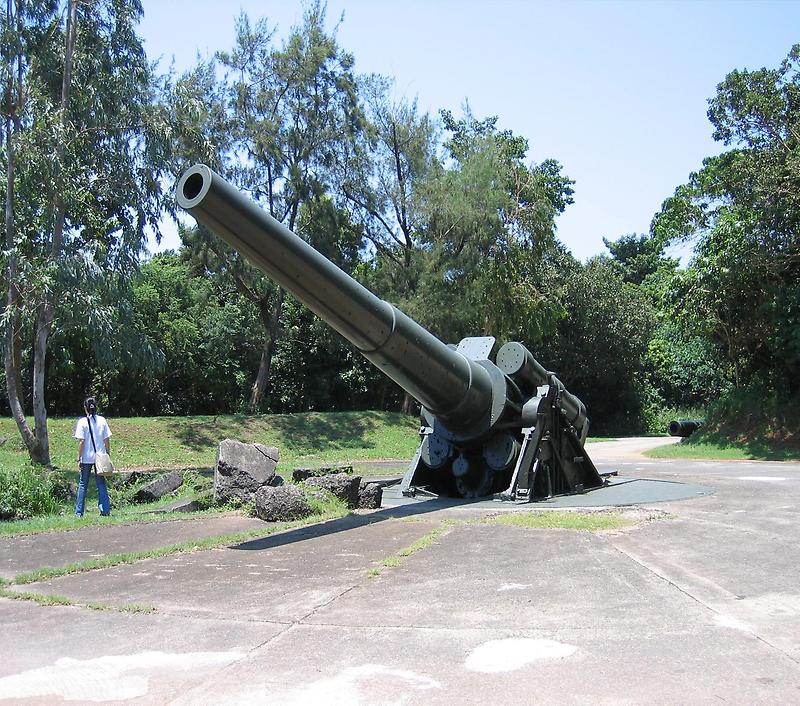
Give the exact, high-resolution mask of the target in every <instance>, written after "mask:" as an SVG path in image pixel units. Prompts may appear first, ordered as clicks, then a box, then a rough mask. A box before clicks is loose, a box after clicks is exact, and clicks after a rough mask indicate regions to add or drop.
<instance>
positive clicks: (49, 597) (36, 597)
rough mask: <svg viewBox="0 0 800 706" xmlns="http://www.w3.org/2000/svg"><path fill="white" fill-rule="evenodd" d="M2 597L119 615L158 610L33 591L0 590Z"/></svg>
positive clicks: (136, 604) (138, 605)
mask: <svg viewBox="0 0 800 706" xmlns="http://www.w3.org/2000/svg"><path fill="white" fill-rule="evenodd" d="M0 596H2V597H3V598H11V599H12V600H15V601H32V602H33V603H37V604H38V605H41V606H53V605H69V606H78V607H80V608H88V609H89V610H110V611H116V612H118V613H155V612H156V609H155V608H154V607H153V606H146V605H140V604H138V603H131V604H126V605H121V606H113V605H109V604H108V603H97V602H92V603H86V604H83V605H82V604H80V603H76V602H75V601H73V600H72V599H71V598H67V597H66V596H59V595H55V594H47V593H33V592H32V591H9V590H8V589H0Z"/></svg>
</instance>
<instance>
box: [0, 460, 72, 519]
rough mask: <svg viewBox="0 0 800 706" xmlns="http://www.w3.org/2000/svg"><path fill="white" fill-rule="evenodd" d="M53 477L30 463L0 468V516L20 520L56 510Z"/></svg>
mask: <svg viewBox="0 0 800 706" xmlns="http://www.w3.org/2000/svg"><path fill="white" fill-rule="evenodd" d="M56 496H57V491H56V488H55V487H54V483H53V478H52V477H51V475H50V474H49V473H47V472H46V471H42V470H41V469H39V468H38V467H34V466H31V465H30V464H25V465H22V466H20V467H18V468H15V469H13V470H7V469H3V470H0V520H23V519H25V518H28V517H33V516H35V515H48V514H51V513H53V512H55V511H56V509H57V507H58V502H57V500H56Z"/></svg>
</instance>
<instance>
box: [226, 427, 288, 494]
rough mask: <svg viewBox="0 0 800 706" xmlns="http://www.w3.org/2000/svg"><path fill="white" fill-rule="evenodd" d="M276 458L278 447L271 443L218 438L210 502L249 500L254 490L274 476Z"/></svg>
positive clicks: (277, 456)
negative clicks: (265, 444)
mask: <svg viewBox="0 0 800 706" xmlns="http://www.w3.org/2000/svg"><path fill="white" fill-rule="evenodd" d="M278 458H279V453H278V449H276V448H275V447H272V446H263V445H261V444H243V443H242V442H240V441H234V440H233V439H225V440H224V441H221V442H220V445H219V451H218V452H217V467H216V470H215V471H214V502H216V503H218V504H224V503H228V502H238V503H248V502H250V501H251V500H252V499H253V496H254V495H255V494H256V492H257V491H258V489H259V488H262V487H264V486H265V485H267V484H268V483H270V482H271V481H272V479H273V478H274V477H275V466H276V465H278Z"/></svg>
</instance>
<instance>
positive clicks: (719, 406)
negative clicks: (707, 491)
mask: <svg viewBox="0 0 800 706" xmlns="http://www.w3.org/2000/svg"><path fill="white" fill-rule="evenodd" d="M797 402H798V399H797V396H796V395H792V394H791V393H790V392H788V391H784V392H782V393H780V394H778V393H776V392H770V391H769V389H768V388H767V387H765V386H762V385H756V384H754V385H752V386H751V387H745V388H740V389H736V390H731V391H730V392H728V393H727V394H726V395H725V396H723V397H721V398H720V399H719V400H717V402H715V403H714V404H712V405H711V407H710V408H709V409H708V411H707V413H706V414H705V415H704V414H697V415H695V417H703V416H704V417H705V422H704V424H703V426H702V427H701V428H700V429H699V430H698V431H696V432H695V433H694V434H692V436H690V437H689V438H688V439H684V440H682V441H681V442H680V443H679V444H674V445H671V446H663V447H660V448H657V449H653V450H652V451H649V452H648V453H647V454H646V455H647V456H650V457H652V458H695V459H705V460H717V461H730V460H757V461H798V460H800V407H798V404H797ZM687 418H688V417H687Z"/></svg>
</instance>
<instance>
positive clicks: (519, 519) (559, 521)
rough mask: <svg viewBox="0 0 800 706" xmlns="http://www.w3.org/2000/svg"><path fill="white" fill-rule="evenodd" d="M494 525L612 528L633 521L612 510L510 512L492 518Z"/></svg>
mask: <svg viewBox="0 0 800 706" xmlns="http://www.w3.org/2000/svg"><path fill="white" fill-rule="evenodd" d="M487 522H489V523H491V524H494V525H513V526H514V527H525V528H528V529H569V530H589V531H590V532H594V531H597V530H612V529H620V528H622V527H629V526H630V525H632V524H633V521H632V520H630V519H628V518H626V517H623V516H622V515H620V514H617V513H612V512H562V511H557V510H553V511H545V512H509V513H506V514H503V515H497V516H495V517H492V518H490V519H489V520H487Z"/></svg>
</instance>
